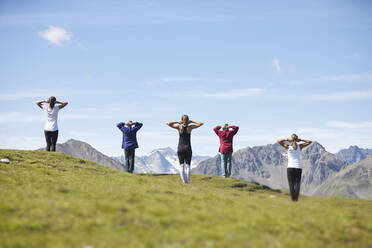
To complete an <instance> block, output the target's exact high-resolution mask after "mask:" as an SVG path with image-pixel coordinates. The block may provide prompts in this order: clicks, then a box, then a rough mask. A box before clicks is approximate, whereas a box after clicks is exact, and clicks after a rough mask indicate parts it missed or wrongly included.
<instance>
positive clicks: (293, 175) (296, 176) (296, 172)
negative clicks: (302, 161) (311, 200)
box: [287, 168, 302, 201]
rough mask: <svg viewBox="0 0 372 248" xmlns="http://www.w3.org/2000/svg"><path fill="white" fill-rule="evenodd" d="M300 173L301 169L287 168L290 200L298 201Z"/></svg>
mask: <svg viewBox="0 0 372 248" xmlns="http://www.w3.org/2000/svg"><path fill="white" fill-rule="evenodd" d="M301 174H302V169H298V168H287V177H288V185H289V191H290V192H291V199H292V201H298V196H299V194H300V186H301Z"/></svg>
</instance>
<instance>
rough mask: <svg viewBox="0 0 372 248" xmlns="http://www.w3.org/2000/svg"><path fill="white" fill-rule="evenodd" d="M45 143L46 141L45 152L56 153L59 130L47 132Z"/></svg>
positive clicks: (45, 132)
mask: <svg viewBox="0 0 372 248" xmlns="http://www.w3.org/2000/svg"><path fill="white" fill-rule="evenodd" d="M44 134H45V141H46V148H45V150H46V151H48V152H55V151H56V144H57V139H58V130H56V131H45V130H44Z"/></svg>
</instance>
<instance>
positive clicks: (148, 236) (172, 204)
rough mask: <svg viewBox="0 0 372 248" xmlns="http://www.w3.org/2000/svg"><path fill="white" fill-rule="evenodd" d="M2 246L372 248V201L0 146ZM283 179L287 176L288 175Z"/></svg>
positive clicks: (0, 223) (0, 229) (0, 245)
mask: <svg viewBox="0 0 372 248" xmlns="http://www.w3.org/2000/svg"><path fill="white" fill-rule="evenodd" d="M4 157H7V158H9V159H10V160H11V163H10V164H0V247H38V248H39V247H89V246H90V247H94V248H97V247H172V248H173V247H296V248H297V247H311V248H313V247H337V248H340V247H358V248H359V247H372V218H371V214H372V201H367V200H359V199H342V198H313V197H301V198H300V201H299V202H297V203H293V202H291V201H290V199H289V196H288V193H287V192H276V191H273V190H269V189H265V188H263V187H262V186H259V185H255V184H250V183H246V182H242V181H237V180H234V179H223V178H220V177H216V176H205V175H192V177H191V184H190V185H182V184H181V183H180V179H179V177H178V176H177V175H163V176H155V175H132V174H128V173H125V172H121V171H116V170H113V169H110V168H107V167H103V166H100V165H98V164H95V163H93V162H89V161H85V160H81V159H77V158H74V157H72V156H69V155H65V154H59V153H47V152H43V151H12V150H0V158H4ZM283 176H285V175H283Z"/></svg>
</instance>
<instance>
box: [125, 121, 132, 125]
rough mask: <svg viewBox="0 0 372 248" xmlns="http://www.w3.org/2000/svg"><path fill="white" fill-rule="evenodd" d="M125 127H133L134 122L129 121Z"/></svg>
mask: <svg viewBox="0 0 372 248" xmlns="http://www.w3.org/2000/svg"><path fill="white" fill-rule="evenodd" d="M125 125H127V126H132V125H133V121H127V123H125Z"/></svg>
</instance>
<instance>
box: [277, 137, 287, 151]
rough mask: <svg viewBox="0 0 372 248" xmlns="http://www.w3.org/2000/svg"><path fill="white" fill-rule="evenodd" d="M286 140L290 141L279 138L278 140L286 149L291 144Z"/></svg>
mask: <svg viewBox="0 0 372 248" xmlns="http://www.w3.org/2000/svg"><path fill="white" fill-rule="evenodd" d="M285 141H288V139H279V140H278V143H279V145H281V146H282V147H284V148H285V149H286V150H288V148H289V145H288V144H286V143H284V142H285Z"/></svg>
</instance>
